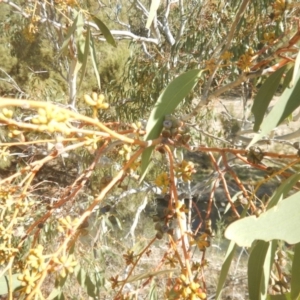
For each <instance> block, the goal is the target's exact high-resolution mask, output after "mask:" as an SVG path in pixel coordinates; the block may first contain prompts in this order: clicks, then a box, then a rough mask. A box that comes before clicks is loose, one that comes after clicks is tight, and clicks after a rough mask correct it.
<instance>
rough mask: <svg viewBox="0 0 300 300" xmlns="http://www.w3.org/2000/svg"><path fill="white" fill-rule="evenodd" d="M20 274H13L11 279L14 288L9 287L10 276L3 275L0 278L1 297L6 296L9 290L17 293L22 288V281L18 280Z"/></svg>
mask: <svg viewBox="0 0 300 300" xmlns="http://www.w3.org/2000/svg"><path fill="white" fill-rule="evenodd" d="M18 276H20V274H19V273H18V274H13V275H12V276H11V277H12V278H11V282H12V286H11V287H10V286H9V282H10V281H9V276H8V275H3V276H1V277H0V295H5V294H8V293H9V289H11V290H12V291H15V290H16V289H18V288H20V287H22V281H20V280H18Z"/></svg>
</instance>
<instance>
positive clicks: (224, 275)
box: [216, 242, 237, 300]
mask: <svg viewBox="0 0 300 300" xmlns="http://www.w3.org/2000/svg"><path fill="white" fill-rule="evenodd" d="M236 247H237V245H236V244H235V243H234V242H230V244H229V246H228V249H227V252H226V256H225V259H224V262H223V265H222V269H221V272H220V277H219V280H218V285H217V291H216V299H217V300H219V299H221V298H220V297H221V292H222V289H223V286H224V283H225V281H226V279H227V275H228V271H229V268H230V266H231V262H232V259H233V257H234V253H235V250H236Z"/></svg>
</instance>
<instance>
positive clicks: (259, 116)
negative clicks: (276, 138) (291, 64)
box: [252, 67, 285, 131]
mask: <svg viewBox="0 0 300 300" xmlns="http://www.w3.org/2000/svg"><path fill="white" fill-rule="evenodd" d="M284 71H285V67H284V68H280V69H279V70H277V71H276V72H275V73H273V74H272V75H271V76H270V77H268V78H267V79H266V81H265V82H264V84H263V85H262V86H261V88H260V89H259V91H258V93H257V95H256V96H255V99H254V103H253V106H252V112H253V114H254V117H255V123H254V128H253V130H254V131H258V130H259V127H260V125H261V122H262V121H263V119H264V116H265V113H266V111H267V108H268V107H269V104H270V102H271V100H272V99H273V97H274V94H275V92H276V90H277V89H278V86H279V83H280V80H281V78H282V75H283V73H284Z"/></svg>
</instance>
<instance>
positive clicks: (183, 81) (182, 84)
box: [140, 70, 204, 182]
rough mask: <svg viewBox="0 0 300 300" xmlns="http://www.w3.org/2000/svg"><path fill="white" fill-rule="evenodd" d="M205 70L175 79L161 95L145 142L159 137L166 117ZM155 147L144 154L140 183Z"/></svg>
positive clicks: (150, 119)
mask: <svg viewBox="0 0 300 300" xmlns="http://www.w3.org/2000/svg"><path fill="white" fill-rule="evenodd" d="M203 71H204V70H190V71H188V72H186V73H184V74H181V75H179V76H178V77H177V78H175V79H174V80H173V81H172V82H171V83H170V84H169V85H168V86H167V87H166V88H165V89H164V91H163V92H162V93H161V95H160V96H159V98H158V100H157V102H156V104H155V106H154V108H153V109H152V111H151V113H150V117H149V119H148V122H147V128H146V131H147V133H146V136H145V140H146V141H149V140H153V139H156V138H158V137H159V135H160V133H161V130H162V127H163V120H164V117H165V115H168V114H171V113H173V112H174V111H175V109H176V107H177V106H178V104H179V103H180V102H181V101H182V100H183V99H184V98H185V97H186V96H187V95H188V93H189V92H190V91H191V90H192V89H193V88H194V87H195V85H196V84H197V82H198V80H199V77H200V76H201V74H202V72H203ZM152 151H153V147H148V148H147V149H145V151H144V152H143V154H142V165H141V168H142V173H141V177H140V182H142V181H143V179H144V177H145V175H146V173H147V170H148V167H149V163H150V157H151V154H152Z"/></svg>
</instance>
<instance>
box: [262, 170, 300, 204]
mask: <svg viewBox="0 0 300 300" xmlns="http://www.w3.org/2000/svg"><path fill="white" fill-rule="evenodd" d="M299 180H300V174H294V175H292V176H290V177H289V178H288V179H286V180H285V181H284V182H283V183H282V184H281V185H280V186H279V187H278V188H277V190H276V191H275V192H274V194H273V195H272V197H271V199H270V201H269V204H268V207H267V209H270V208H272V207H273V206H275V205H277V203H278V202H279V201H281V200H282V199H284V198H285V197H286V196H287V194H288V193H289V192H290V191H291V189H292V187H293V186H294V185H295V184H296V183H297V182H298V181H299Z"/></svg>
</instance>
